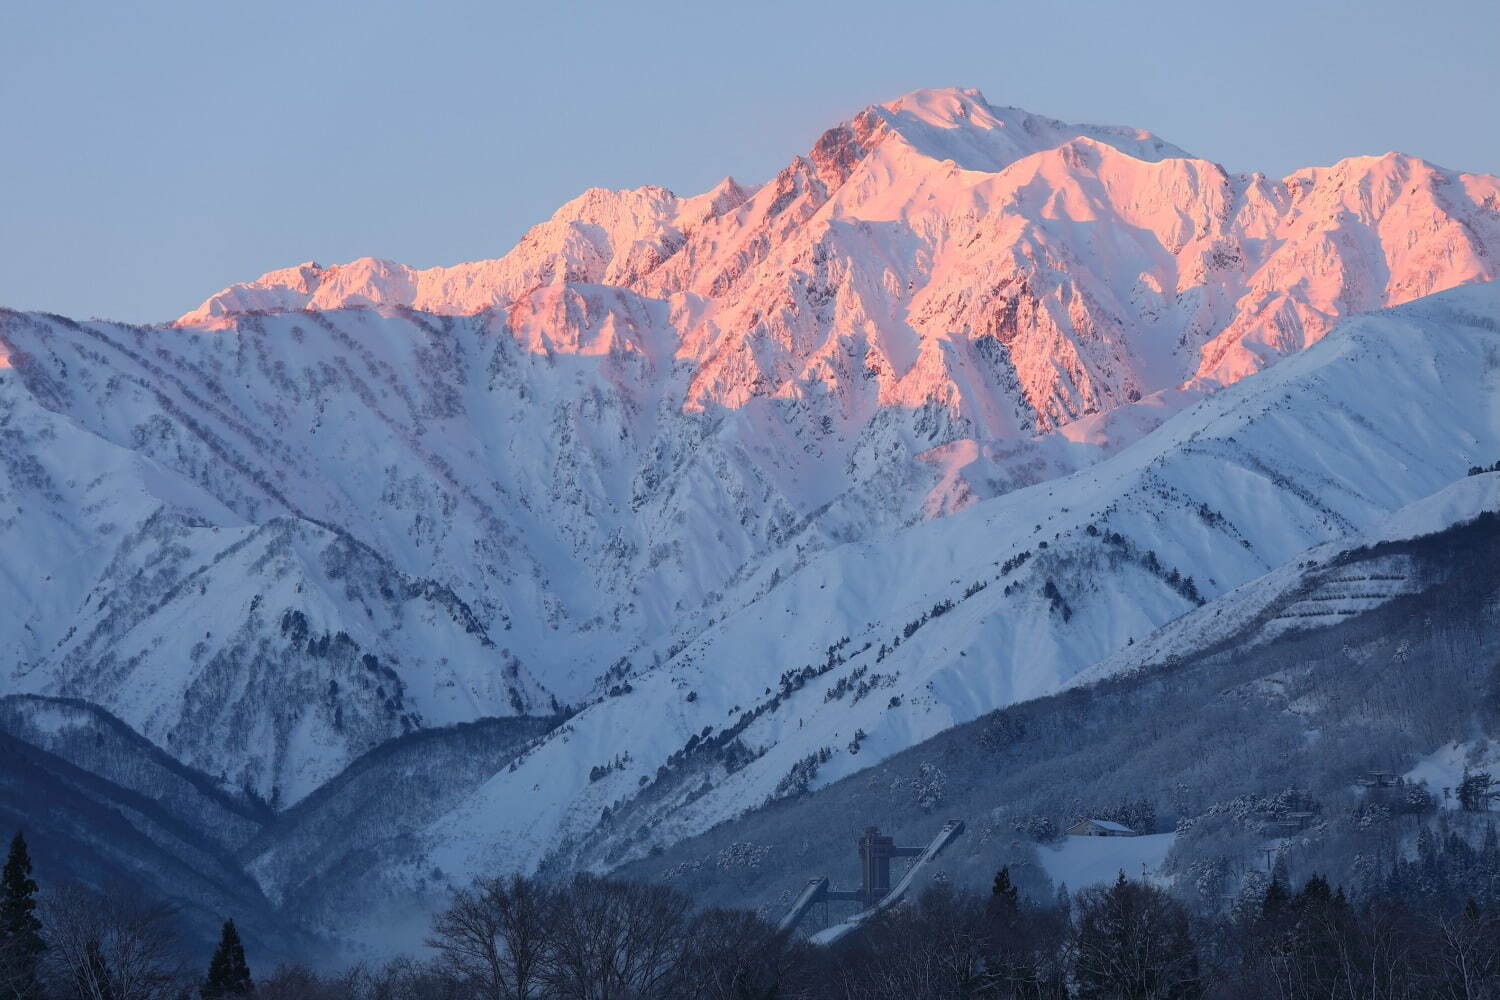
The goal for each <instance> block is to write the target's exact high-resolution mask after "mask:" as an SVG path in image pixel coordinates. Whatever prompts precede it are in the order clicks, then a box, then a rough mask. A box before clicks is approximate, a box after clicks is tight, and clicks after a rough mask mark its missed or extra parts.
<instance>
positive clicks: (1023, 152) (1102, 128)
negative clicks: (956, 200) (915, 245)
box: [855, 87, 1191, 172]
mask: <svg viewBox="0 0 1500 1000" xmlns="http://www.w3.org/2000/svg"><path fill="white" fill-rule="evenodd" d="M865 115H873V116H878V118H879V119H880V120H881V121H882V122H883V123H884V124H885V125H886V126H887V127H888V128H889V130H890V131H892V132H894V133H896V134H898V135H899V136H901V138H902V139H904V140H905V142H906V144H907V145H909V146H911V147H912V148H913V149H915V150H916V151H917V152H918V153H920V154H921V155H923V156H927V157H930V158H932V159H937V160H952V161H953V162H954V163H955V164H956V165H957V166H959V167H960V168H962V169H965V170H980V171H986V172H994V171H997V170H1002V169H1004V168H1005V167H1006V166H1008V165H1009V164H1011V163H1013V162H1015V161H1016V160H1018V159H1021V158H1022V157H1025V156H1029V155H1031V154H1033V153H1037V152H1041V151H1043V150H1046V149H1053V148H1056V147H1057V146H1060V145H1062V144H1064V143H1066V142H1068V141H1070V140H1072V139H1076V138H1089V139H1094V140H1097V141H1099V142H1103V143H1105V144H1107V145H1110V146H1113V147H1114V148H1115V149H1118V150H1119V151H1120V152H1122V153H1126V154H1128V155H1130V156H1133V157H1135V158H1136V159H1140V160H1146V161H1148V162H1156V161H1158V160H1163V159H1168V158H1172V157H1188V156H1190V155H1191V154H1189V153H1187V152H1186V151H1185V150H1183V149H1181V148H1180V147H1178V146H1175V145H1173V144H1172V143H1169V142H1166V141H1165V140H1163V139H1161V138H1159V137H1157V136H1155V135H1153V134H1152V133H1150V132H1148V131H1146V130H1144V129H1138V128H1130V127H1127V126H1122V125H1074V124H1070V123H1068V122H1064V121H1061V120H1059V119H1056V118H1048V117H1046V116H1045V115H1038V114H1033V113H1032V112H1030V111H1027V110H1025V109H1024V108H1016V107H1002V106H998V105H993V104H990V103H989V101H987V100H986V99H985V96H984V94H983V93H981V92H980V91H979V90H977V89H975V88H972V87H970V88H965V89H960V88H957V87H947V88H936V89H925V90H914V91H912V92H910V93H908V94H903V95H902V96H901V97H898V98H896V99H895V100H892V101H887V102H885V103H884V104H880V105H874V106H872V107H870V108H867V109H866V110H865V111H864V112H862V113H861V116H860V117H857V118H856V119H855V123H856V124H858V123H859V122H860V120H861V118H862V117H864V116H865Z"/></svg>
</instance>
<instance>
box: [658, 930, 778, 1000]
mask: <svg viewBox="0 0 1500 1000" xmlns="http://www.w3.org/2000/svg"><path fill="white" fill-rule="evenodd" d="M689 933H690V937H689V940H688V943H687V951H686V955H685V970H684V971H685V975H684V981H685V983H686V985H687V987H688V990H689V991H690V992H689V993H687V994H686V995H689V996H692V997H695V998H699V1000H750V998H760V997H774V996H779V995H781V992H782V991H783V990H785V989H786V987H787V985H788V984H789V983H790V982H792V981H793V979H794V978H795V977H796V976H797V974H798V973H799V972H801V971H803V969H804V967H805V965H806V955H805V952H806V946H802V945H797V944H794V943H792V942H789V941H788V940H787V939H786V936H785V935H783V934H781V933H779V932H778V931H777V930H776V928H775V927H774V926H773V925H772V924H769V923H767V922H766V921H765V920H762V919H761V918H760V917H758V916H756V915H755V914H753V913H749V912H747V911H745V910H718V909H715V910H707V911H704V912H703V913H699V914H697V915H696V916H695V917H694V918H693V922H692V927H691V928H690V932H689Z"/></svg>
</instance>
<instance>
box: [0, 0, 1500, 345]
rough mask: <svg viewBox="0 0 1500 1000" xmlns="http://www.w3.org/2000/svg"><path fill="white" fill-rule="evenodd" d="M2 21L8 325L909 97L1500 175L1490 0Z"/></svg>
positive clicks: (763, 170) (123, 306) (761, 142)
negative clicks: (922, 93) (935, 92)
mask: <svg viewBox="0 0 1500 1000" xmlns="http://www.w3.org/2000/svg"><path fill="white" fill-rule="evenodd" d="M1420 7H1421V10H1420V12H1419V10H1418V5H1417V4H1413V3H1410V2H1409V0H1407V2H1401V0H1362V2H1350V0H1335V2H1329V3H1322V4H1317V3H1314V4H1308V3H1305V2H1296V3H1293V2H1290V0H1266V2H1261V3H1256V4H1233V5H1230V4H1223V3H1213V2H1212V0H1209V2H1204V0H1191V2H1189V0H1137V2H1134V3H1131V2H1121V0H1088V2H1074V3H1066V4H1058V3H1052V4H1047V3H1037V2H1030V3H1012V2H1008V0H923V2H921V3H896V2H889V0H803V2H795V3H794V2H787V0H760V2H758V3H753V4H736V5H729V4H720V3H712V2H698V3H667V2H649V0H637V2H625V3H602V2H599V3H585V2H576V0H552V2H548V0H537V2H534V3H529V4H525V5H520V4H513V3H479V2H472V0H471V2H457V0H428V2H423V3H398V2H392V0H301V2H291V0H264V2H258V3H254V4H250V3H230V2H207V0H132V2H128V3H110V2H106V0H94V2H77V0H47V2H34V3H20V2H16V3H8V4H5V5H4V6H0V142H3V144H0V306H6V307H10V308H19V309H43V310H48V311H51V312H58V313H63V314H66V315H72V316H79V317H86V316H107V317H110V318H115V319H122V320H130V321H137V322H148V321H156V320H167V319H171V318H173V317H175V316H177V315H178V314H180V313H182V312H185V311H186V310H188V309H190V308H192V307H193V306H195V305H196V304H197V303H198V302H199V301H201V300H202V299H203V298H204V297H206V296H207V295H209V294H210V293H212V292H214V291H216V290H217V289H219V288H220V287H222V286H224V285H226V284H228V283H230V282H232V281H240V280H249V279H251V278H254V277H256V276H258V275H259V274H261V273H262V272H264V271H267V270H270V269H272V268H276V267H282V266H286V265H289V264H294V263H298V262H300V261H303V260H318V261H320V262H322V263H324V264H331V263H339V262H342V261H346V260H350V259H353V258H355V257H360V256H365V255H370V256H376V257H389V258H393V259H395V260H400V261H403V262H405V263H408V264H412V265H414V266H421V267H426V266H431V265H434V264H450V263H454V262H457V261H461V260H476V259H483V258H488V257H496V256H499V255H501V254H503V253H505V252H506V251H507V250H508V249H510V247H511V246H513V245H514V243H515V241H516V239H517V238H518V237H519V236H520V235H521V233H522V232H524V231H525V229H526V228H527V227H528V226H530V225H532V224H534V223H536V222H538V221H541V220H542V219H545V218H546V217H547V216H549V215H550V214H551V213H552V211H553V210H554V209H555V208H556V207H557V206H558V205H560V204H561V203H562V202H564V201H566V200H567V199H569V198H571V197H572V196H574V195H576V194H577V193H579V192H580V191H582V190H583V189H584V188H587V187H590V186H606V187H633V186H637V185H641V184H661V185H663V186H665V187H669V188H671V189H673V190H674V191H677V192H678V193H681V194H691V193H695V192H697V191H700V190H703V189H705V188H707V187H709V186H710V185H712V184H713V183H714V182H715V181H717V180H718V179H719V178H720V177H722V176H724V175H725V174H733V175H734V176H735V177H737V178H739V179H741V180H745V181H755V182H758V181H763V180H765V179H767V178H768V177H770V176H771V175H772V174H773V173H774V172H775V171H776V170H777V169H779V168H780V167H781V166H783V165H784V164H785V163H786V162H787V161H789V160H790V159H791V158H792V157H793V156H794V155H796V154H798V153H802V152H805V151H806V150H807V149H808V148H809V146H810V145H811V143H812V142H813V140H814V139H815V138H816V137H817V135H818V134H819V133H820V132H821V131H822V130H823V129H825V128H827V127H829V126H831V125H833V124H835V123H837V122H838V121H841V120H843V119H845V118H847V117H849V116H850V115H852V114H853V113H854V112H856V111H858V110H859V109H860V108H861V107H863V106H865V105H866V104H870V103H875V102H878V101H884V100H889V99H891V98H893V97H896V96H899V95H900V94H902V93H904V92H906V91H909V90H913V89H916V88H918V87H944V86H960V87H978V88H979V89H981V90H982V91H984V93H985V96H986V97H987V98H988V99H989V100H990V102H991V103H994V104H1010V105H1017V106H1020V107H1024V108H1027V109H1028V110H1031V111H1035V112H1038V113H1041V114H1047V115H1052V116H1054V117H1058V118H1063V119H1066V120H1069V121H1079V122H1106V123H1114V124H1128V125H1133V126H1137V127H1140V128H1146V129H1150V130H1151V131H1153V132H1155V133H1157V134H1158V135H1160V136H1162V137H1163V138H1165V139H1167V140H1169V141H1171V142H1174V143H1176V144H1177V145H1179V146H1182V147H1184V148H1185V149H1188V150H1189V151H1191V152H1192V153H1194V154H1195V155H1198V156H1203V157H1206V158H1208V159H1211V160H1216V161H1218V162H1220V163H1223V164H1225V165H1226V166H1227V167H1228V168H1229V169H1231V170H1262V171H1265V172H1267V173H1271V174H1276V175H1281V174H1284V173H1286V172H1288V171H1290V170H1292V169H1294V168H1295V167H1298V166H1304V165H1309V164H1326V163H1331V162H1333V161H1334V160H1337V159H1340V158H1341V157H1344V156H1351V155H1358V154H1369V153H1382V152H1386V151H1387V150H1390V149H1399V150H1401V151H1403V152H1408V153H1413V154H1416V155H1419V156H1422V157H1425V158H1426V159H1428V160H1431V161H1433V162H1435V163H1438V164H1441V165H1443V166H1446V167H1452V168H1456V169H1460V170H1467V171H1482V172H1488V173H1500V111H1497V104H1500V101H1497V98H1500V56H1497V54H1496V53H1497V52H1500V3H1497V2H1496V0H1430V2H1428V3H1425V4H1422V5H1420Z"/></svg>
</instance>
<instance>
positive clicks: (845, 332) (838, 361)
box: [179, 90, 1500, 439]
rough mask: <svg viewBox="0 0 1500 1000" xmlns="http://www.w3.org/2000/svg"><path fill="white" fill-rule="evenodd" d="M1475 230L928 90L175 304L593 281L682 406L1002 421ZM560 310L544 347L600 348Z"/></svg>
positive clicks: (1411, 290) (1229, 368)
mask: <svg viewBox="0 0 1500 1000" xmlns="http://www.w3.org/2000/svg"><path fill="white" fill-rule="evenodd" d="M1497 242H1500V181H1497V179H1496V178H1494V177H1489V176H1482V175H1474V174H1461V173H1457V172H1454V171H1450V170H1444V169H1442V168H1439V167H1436V166H1433V165H1432V164H1430V163H1427V162H1425V161H1423V160H1420V159H1417V158H1415V157H1411V156H1404V155H1401V154H1396V153H1388V154H1386V155H1384V156H1379V157H1373V156H1361V157H1353V158H1350V159H1347V160H1342V161H1340V162H1339V163H1336V164H1334V165H1333V166H1331V167H1326V168H1308V169H1304V170H1299V171H1297V172H1295V173H1293V174H1291V175H1290V176H1288V177H1285V178H1283V179H1281V180H1274V179H1270V178H1266V177H1263V176H1261V175H1259V174H1234V175H1232V174H1229V173H1228V172H1226V171H1225V170H1224V168H1222V167H1220V166H1218V165H1217V164H1215V163H1212V162H1210V161H1208V160H1201V159H1196V158H1193V157H1191V156H1189V155H1188V154H1186V153H1184V152H1183V151H1182V150H1181V149H1178V148H1177V147H1175V146H1172V145H1171V144H1169V143H1166V142H1163V141H1162V140H1160V139H1158V138H1156V137H1155V136H1152V135H1151V134H1149V133H1146V132H1140V131H1137V130H1134V129H1123V128H1112V127H1101V126H1076V125H1067V124H1065V123H1062V122H1058V121H1054V120H1051V119H1047V118H1042V117H1039V116H1036V115H1032V114H1030V113H1028V112H1025V111H1022V110H1020V109H1016V108H999V107H992V106H991V105H989V104H988V103H986V101H985V100H984V97H983V95H981V94H980V93H979V92H978V91H972V90H968V91H959V90H932V91H918V92H916V93H913V94H909V95H907V96H905V97H903V98H900V99H899V100H896V101H893V102H891V103H889V104H885V105H879V106H873V107H870V108H866V109H865V110H864V111H862V112H860V113H859V114H858V115H856V116H855V117H854V118H853V119H851V120H850V121H848V122H845V123H843V124H840V125H838V126H836V127H834V128H832V129H830V130H829V131H828V132H826V133H824V135H823V136H822V137H821V138H819V139H818V141H817V143H816V144H815V145H814V146H813V148H812V150H811V151H810V152H809V153H808V155H806V156H799V157H797V158H795V159H794V160H793V161H792V162H791V163H790V164H789V165H788V166H787V167H786V168H785V169H783V170H782V171H781V172H780V173H779V174H777V176H776V177H775V178H774V179H773V180H772V181H771V182H770V183H768V184H766V185H764V186H762V187H760V188H758V189H750V188H745V187H742V186H740V185H738V184H736V183H735V182H734V181H733V180H730V179H726V180H725V181H724V182H723V183H721V184H720V185H719V186H718V187H716V188H715V189H713V190H712V191H709V192H707V193H705V194H702V195H699V196H696V197H693V198H686V199H683V198H678V197H675V196H674V195H672V194H671V193H670V192H667V191H664V190H662V189H660V188H642V189H639V190H633V191H605V190H592V191H589V192H587V193H586V194H584V195H582V196H581V197H579V198H577V199H575V200H574V201H572V202H569V203H568V204H567V205H564V206H563V207H562V208H561V209H559V210H558V212H557V214H556V215H554V216H553V217H552V219H550V220H549V221H547V222H545V223H543V224H541V225H539V226H537V227H536V228H534V229H533V230H532V231H531V232H530V233H528V234H527V235H526V237H525V238H524V239H522V241H521V242H520V244H519V245H518V246H517V247H516V248H515V249H514V250H512V251H511V252H510V253H508V254H506V255H505V256H504V257H501V258H499V259H496V260H491V261H482V262H478V263H472V264H460V265H458V266H456V267H451V268H432V269H428V270H413V269H411V268H408V267H405V266H403V265H400V264H396V263H393V262H390V261H381V260H373V259H363V260H359V261H355V262H353V263H351V264H347V265H343V266H338V267H331V268H322V267H319V266H318V265H316V264H310V263H309V264H304V265H301V266H300V267H295V268H290V269H286V270H282V271H273V272H271V273H270V274H267V275H264V276H263V277H261V278H259V279H257V280H256V281H253V282H249V283H246V284H241V285H233V286H231V287H229V288H227V289H225V290H223V291H221V292H218V293H216V294H215V295H213V296H210V297H209V299H208V300H207V301H205V302H204V303H203V304H202V305H201V306H199V307H198V309H196V310H194V311H193V312H190V313H188V314H187V315H185V316H184V317H182V319H181V320H179V323H180V324H185V325H209V326H219V325H223V324H225V323H228V322H232V321H233V318H234V317H235V316H236V315H239V314H243V313H245V312H247V311H254V310H273V311H286V310H294V309H333V308H339V307H343V306H350V305H387V306H395V305H404V306H410V307H412V308H416V309H420V310H423V311H428V312H437V313H444V314H470V313H476V312H481V311H484V310H490V309H494V310H499V311H505V312H508V313H510V314H511V317H512V321H513V323H517V322H518V323H519V324H522V325H530V324H533V323H534V322H535V321H536V319H537V318H538V316H539V314H545V321H546V322H547V323H548V324H549V325H551V326H557V325H559V324H558V320H560V319H562V317H561V316H559V315H558V314H557V312H556V310H557V308H558V306H557V302H556V295H555V292H554V293H552V294H549V293H548V292H547V289H548V288H549V287H551V286H555V285H558V284H569V283H595V284H597V283H602V284H607V285H610V286H612V287H615V288H620V289H626V290H629V291H630V292H632V293H634V294H635V296H644V297H648V298H651V299H654V300H659V301H661V302H663V303H665V304H666V310H667V312H668V313H669V314H670V316H671V317H672V327H673V329H674V331H675V332H676V334H677V337H676V338H675V343H673V344H672V348H673V356H674V357H675V358H677V359H678V360H682V361H690V362H691V363H692V364H693V365H694V367H695V369H696V371H695V373H694V377H693V380H692V385H691V388H690V391H689V394H688V395H689V400H688V401H689V403H690V404H692V405H697V406H707V405H711V404H720V405H725V406H731V407H734V406H739V405H742V404H743V403H744V402H745V401H746V400H747V399H750V398H753V397H757V396H787V397H794V398H795V397H808V396H818V395H820V394H823V393H833V394H835V395H836V396H837V397H838V403H839V405H838V406H837V407H835V408H834V410H835V412H834V414H833V415H834V416H835V418H840V417H842V418H843V419H845V420H849V419H852V420H856V421H857V420H862V419H866V418H867V417H868V414H869V412H870V410H871V408H872V407H891V406H897V407H911V408H916V407H923V406H934V407H937V408H939V409H941V410H943V411H944V412H945V414H946V415H947V416H948V417H949V419H951V420H955V421H957V422H959V423H960V424H961V426H962V428H963V429H964V430H965V431H966V432H967V433H968V434H970V435H971V436H974V437H977V438H981V439H992V438H1014V437H1016V436H1017V433H1018V432H1029V431H1032V430H1036V429H1050V428H1054V427H1058V426H1060V425H1062V424H1065V423H1068V422H1070V421H1073V420H1077V419H1079V418H1081V417H1085V416H1088V415H1091V414H1096V413H1100V412H1103V411H1107V410H1111V409H1114V408H1116V407H1118V406H1120V405H1121V404H1124V403H1128V402H1133V401H1135V400H1137V399H1140V398H1141V397H1142V396H1146V395H1150V394H1151V393H1154V392H1158V391H1161V390H1164V389H1170V388H1174V387H1176V386H1178V385H1180V384H1182V383H1183V382H1186V381H1189V380H1206V381H1208V382H1210V383H1212V384H1227V383H1229V382H1233V381H1234V380H1236V379H1238V378H1241V377H1243V376H1244V375H1246V374H1248V373H1250V372H1252V371H1256V370H1258V369H1260V368H1262V367H1264V366H1265V365H1266V364H1267V363H1268V362H1270V361H1272V360H1274V359H1275V358H1277V357H1279V356H1282V355H1285V354H1288V353H1291V352H1294V351H1297V350H1300V349H1301V348H1303V347H1305V346H1307V345H1308V344H1310V343H1312V342H1314V341H1316V340H1317V339H1318V338H1319V337H1321V336H1322V335H1323V334H1324V333H1325V332H1327V330H1328V329H1329V328H1330V326H1331V325H1332V324H1333V323H1334V322H1336V321H1337V320H1338V319H1339V318H1340V317H1342V316H1346V315H1351V314H1354V313H1359V312H1366V311H1369V310H1371V309H1376V308H1380V307H1383V306H1389V305H1396V304H1400V303H1402V302H1406V301H1409V300H1411V299H1414V298H1417V297H1420V296H1422V295H1426V294H1429V293H1431V292H1434V291H1439V290H1441V289H1444V288H1450V287H1453V286H1455V285H1459V284H1464V283H1466V282H1471V281H1483V280H1489V279H1492V278H1494V277H1496V264H1495V262H1494V259H1493V256H1492V253H1493V251H1492V248H1493V247H1495V246H1496V245H1497ZM539 295H540V296H541V299H540V301H538V300H537V296H539ZM619 301H622V302H623V301H625V299H624V297H623V296H622V298H621V300H619ZM595 308H596V309H598V308H600V307H598V306H596V307H595ZM604 308H608V307H604ZM622 308H623V306H622ZM577 325H578V323H577V320H576V319H575V320H574V321H573V322H564V323H562V324H561V327H562V328H561V329H554V330H552V331H551V335H550V336H549V337H547V338H546V348H547V349H549V350H552V351H557V352H586V351H588V350H590V349H591V348H592V349H596V350H597V349H599V348H598V345H596V344H588V345H587V346H586V344H585V342H583V341H579V340H577V339H575V336H574V334H573V330H574V328H576V326H577ZM537 346H541V345H537Z"/></svg>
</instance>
